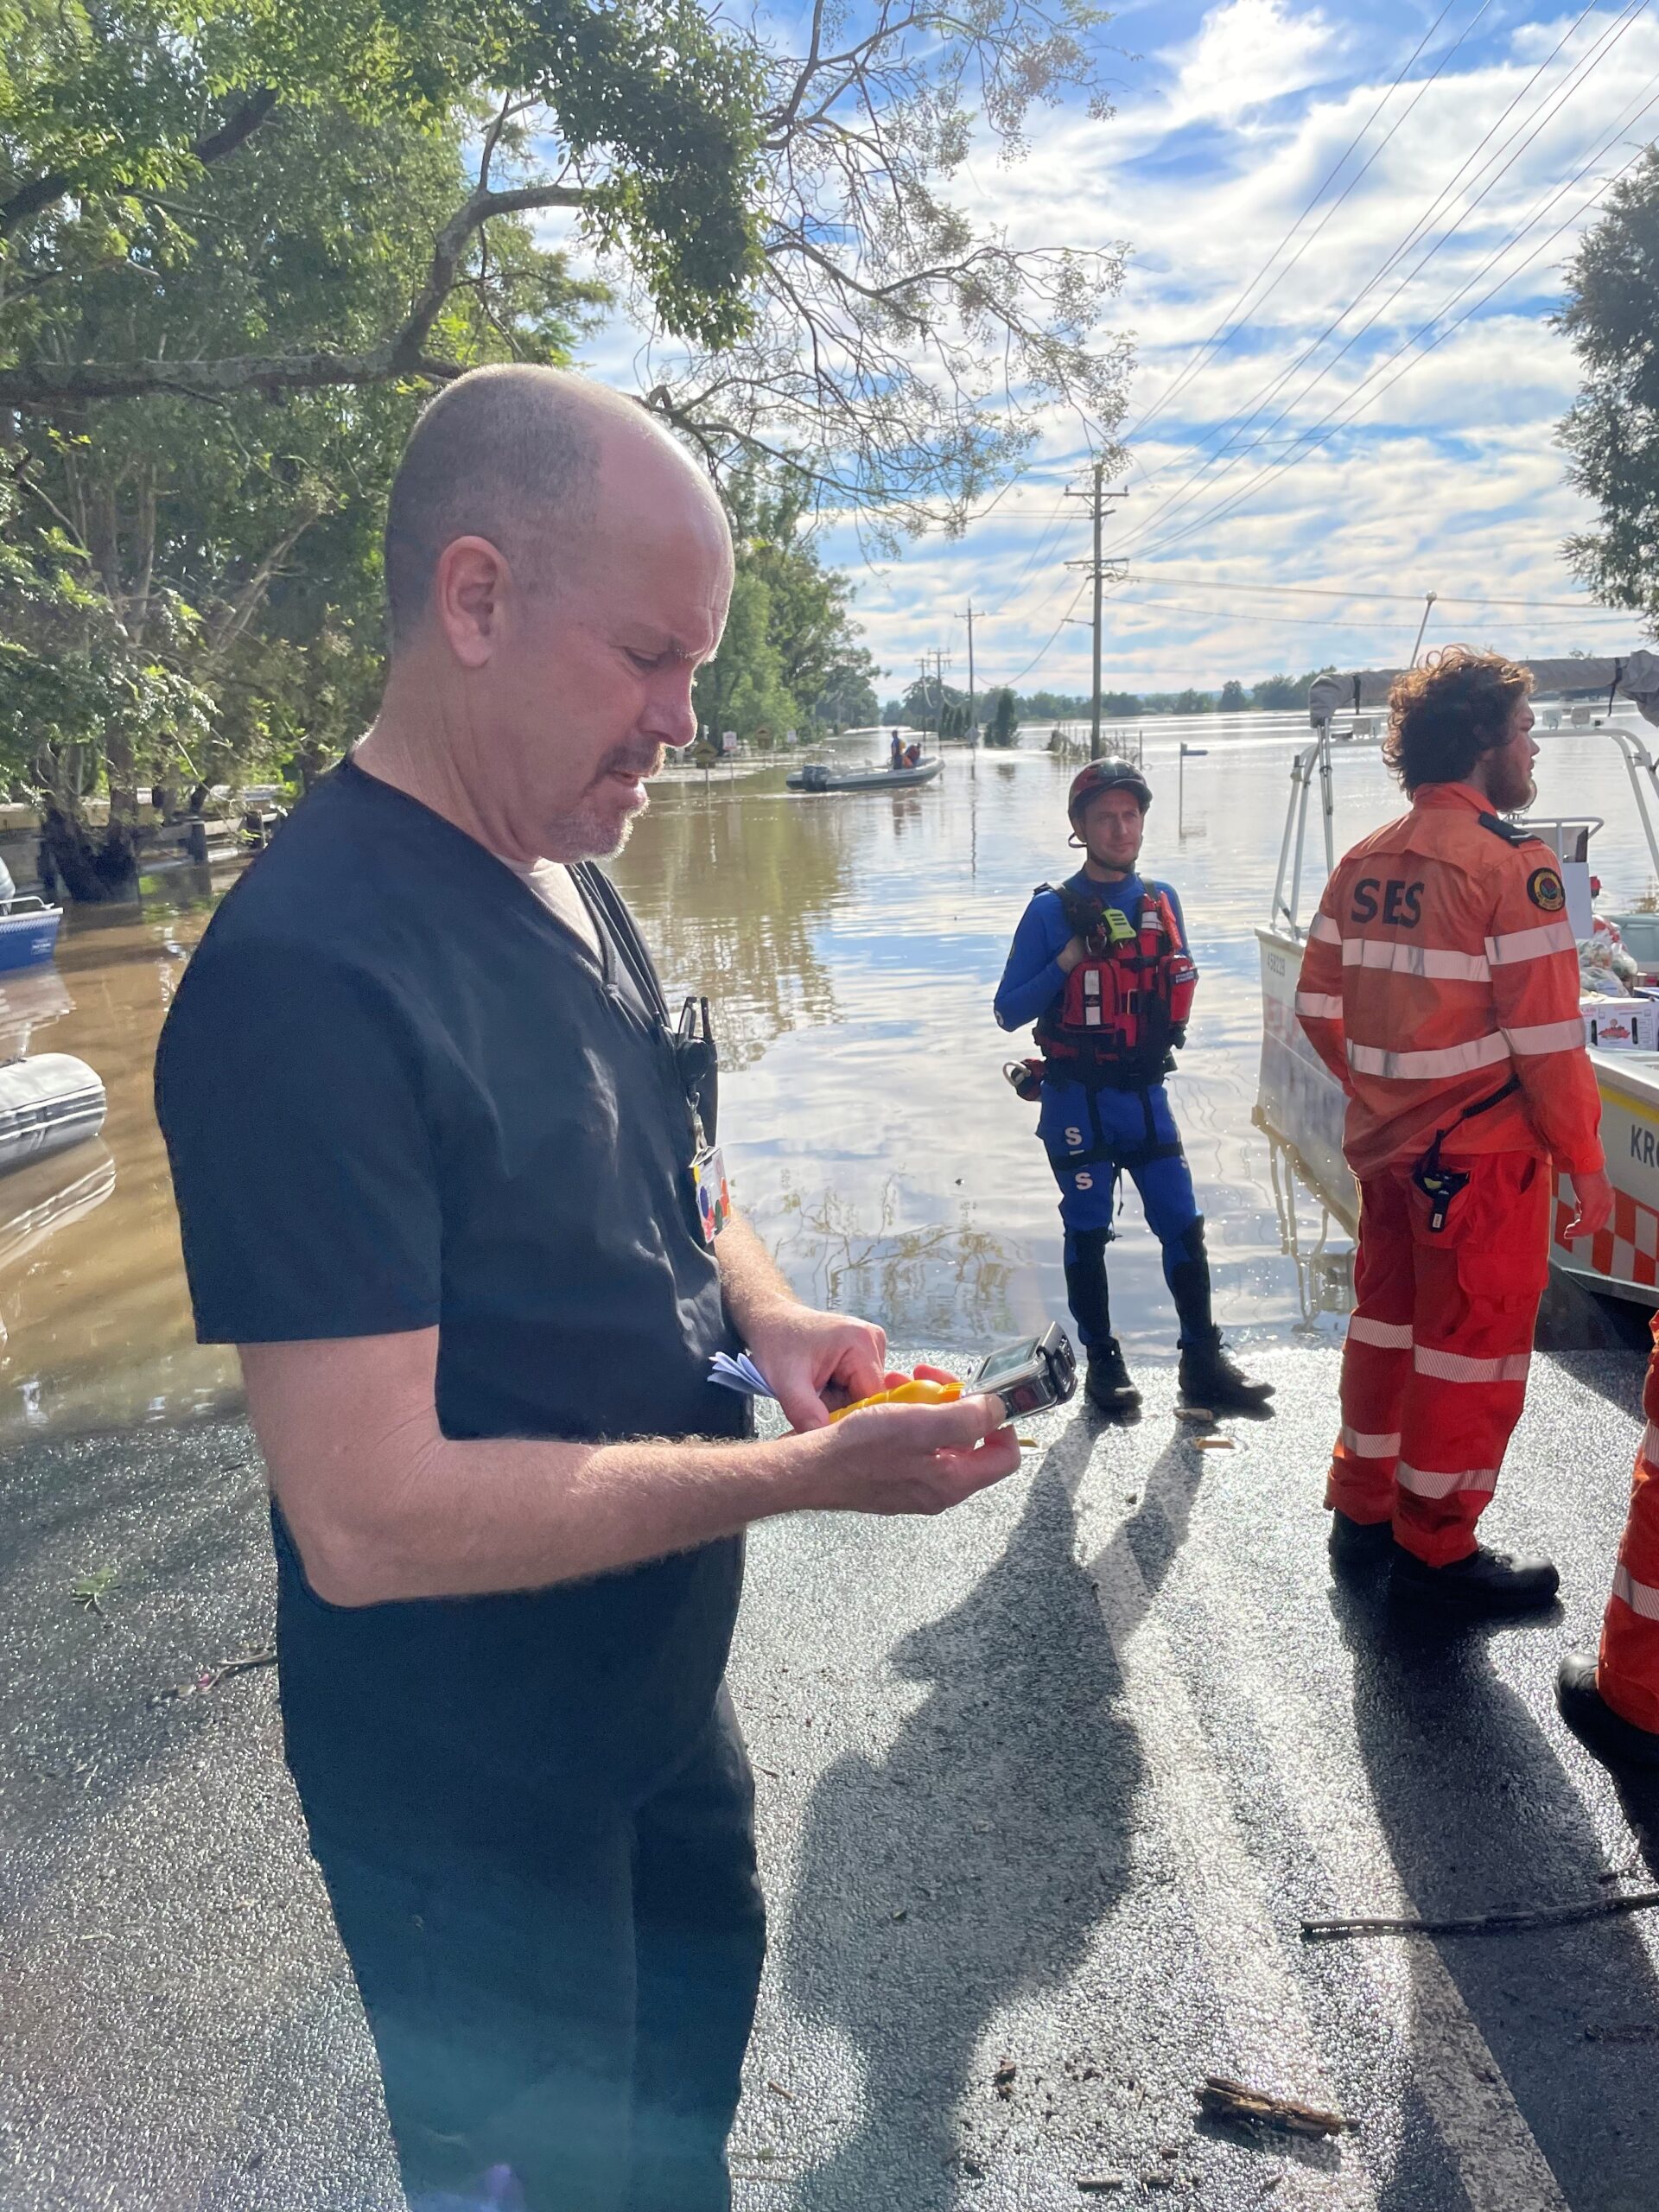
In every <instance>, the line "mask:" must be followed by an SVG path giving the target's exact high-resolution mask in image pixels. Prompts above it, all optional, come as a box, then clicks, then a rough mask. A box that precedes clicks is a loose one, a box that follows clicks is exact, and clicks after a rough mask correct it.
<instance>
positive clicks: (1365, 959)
mask: <svg viewBox="0 0 1659 2212" xmlns="http://www.w3.org/2000/svg"><path fill="white" fill-rule="evenodd" d="M1342 964H1343V966H1344V968H1391V969H1393V970H1394V971H1395V974H1396V975H1400V976H1433V978H1434V979H1435V980H1436V981H1437V982H1449V983H1484V982H1487V980H1488V979H1489V978H1490V976H1491V972H1492V971H1491V966H1490V965H1489V964H1488V962H1487V959H1486V956H1485V954H1484V952H1451V951H1448V950H1446V949H1445V948H1444V947H1443V946H1441V945H1436V944H1391V943H1389V942H1388V941H1386V940H1385V939H1383V938H1376V937H1351V938H1344V939H1343V945H1342Z"/></svg>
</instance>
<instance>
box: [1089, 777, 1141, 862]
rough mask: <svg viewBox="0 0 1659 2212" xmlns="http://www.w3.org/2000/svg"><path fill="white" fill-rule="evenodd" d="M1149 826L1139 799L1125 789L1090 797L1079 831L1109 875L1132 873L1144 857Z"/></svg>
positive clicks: (1094, 858) (1090, 855)
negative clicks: (1136, 864)
mask: <svg viewBox="0 0 1659 2212" xmlns="http://www.w3.org/2000/svg"><path fill="white" fill-rule="evenodd" d="M1146 829H1147V823H1146V817H1145V816H1144V815H1143V814H1142V813H1141V807H1140V803H1139V801H1138V800H1137V799H1136V798H1135V793H1134V792H1133V791H1129V790H1127V789H1124V790H1121V791H1102V792H1101V794H1100V796H1099V797H1098V798H1093V799H1090V802H1089V805H1088V808H1087V810H1085V812H1084V817H1083V825H1082V828H1081V829H1080V831H1079V832H1078V834H1079V835H1080V836H1081V837H1082V839H1083V842H1084V849H1085V850H1086V851H1087V853H1088V855H1089V857H1090V860H1091V861H1093V862H1094V864H1095V866H1096V868H1101V869H1103V871H1104V872H1105V873H1106V874H1109V875H1128V873H1129V871H1130V870H1131V869H1132V868H1134V866H1135V862H1136V861H1138V860H1139V859H1140V857H1141V839H1142V838H1143V837H1144V836H1145V835H1146Z"/></svg>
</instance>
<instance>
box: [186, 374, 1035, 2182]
mask: <svg viewBox="0 0 1659 2212" xmlns="http://www.w3.org/2000/svg"><path fill="white" fill-rule="evenodd" d="M732 575H733V561H732V544H731V535H730V531H729V530H728V525H727V522H726V519H725V517H724V514H723V513H722V512H721V506H720V503H719V501H718V499H716V498H715V495H714V493H712V492H711V491H710V489H709V484H708V481H707V480H706V478H705V477H704V475H703V474H702V471H701V470H700V469H699V468H698V467H696V464H695V463H694V462H693V461H691V460H690V457H689V456H688V455H687V454H685V453H684V452H683V450H681V449H680V448H678V447H677V445H676V444H675V442H674V441H673V440H672V439H671V437H670V436H669V435H668V434H667V433H666V432H665V431H664V429H662V428H661V427H660V426H659V425H658V423H656V422H655V421H654V420H653V418H652V416H650V415H648V414H647V413H646V412H645V410H644V409H643V408H641V407H639V406H637V405H635V404H632V402H630V401H629V400H627V399H626V398H624V397H622V396H621V395H620V394H619V393H614V392H607V391H603V390H602V389H601V387H598V386H596V385H591V384H588V383H587V382H586V381H585V380H584V379H582V378H580V377H575V376H570V375H567V374H563V373H561V372H558V371H556V370H553V369H549V368H542V367H537V366H531V365H528V364H511V365H500V366H497V367H492V368H485V369H479V370H475V371H474V372H472V373H471V374H470V375H467V376H462V377H459V378H456V379H455V381H454V383H453V384H450V385H448V386H446V388H445V389H444V390H443V391H441V392H440V393H439V394H438V396H437V397H435V399H434V400H432V402H431V403H430V404H429V406H428V408H427V410H425V412H424V413H423V415H422V416H421V418H420V420H419V422H418V423H416V426H415V429H414V431H413V433H412V435H411V436H410V442H409V446H408V448H407V449H406V451H405V453H404V456H403V459H402V461H401V462H400V464H399V466H398V469H397V475H396V477H395V479H394V481H393V484H392V487H391V504H390V512H389V514H388V518H387V525H386V536H385V577H386V590H387V600H388V613H389V628H390V634H391V657H390V666H389V670H388V673H387V678H386V686H385V695H384V697H383V698H382V701H381V704H380V711H379V714H378V717H377V719H376V721H375V724H374V727H373V728H372V730H371V731H370V732H369V733H368V734H367V735H366V736H365V738H364V739H363V740H362V741H361V742H360V743H359V745H358V746H357V747H355V749H354V750H353V753H351V754H350V755H349V756H348V757H347V759H346V760H345V761H343V762H342V763H341V764H340V766H339V767H338V768H336V769H335V770H334V772H333V773H332V774H330V775H328V776H326V777H324V778H322V779H321V780H320V781H319V783H318V784H317V785H316V787H315V790H314V791H311V792H310V793H309V794H308V796H307V797H306V798H305V799H304V800H303V801H302V803H301V804H299V805H298V806H297V807H296V809H295V810H294V814H293V817H292V819H291V820H290V821H289V823H287V824H286V825H285V826H284V828H283V834H282V836H280V837H279V838H277V840H276V841H275V842H274V843H273V844H272V846H271V848H270V851H269V852H268V853H267V854H266V855H264V857H263V858H262V859H261V860H260V861H259V863H258V865H257V867H256V868H251V869H249V871H248V872H247V874H245V876H244V877H243V879H242V880H241V881H240V882H239V883H238V885H237V887H236V888H235V889H234V890H233V891H232V893H230V895H229V897H228V898H227V899H226V900H225V901H224V903H223V905H222V906H220V907H219V911H218V912H217V913H216V914H215V915H214V917H213V920H212V922H211V923H210V924H209V925H208V927H207V931H206V932H205V934H204V935H203V937H202V939H201V942H200V945H199V947H198V949H197V950H196V951H195V953H194V956H193V957H192V958H191V960H190V963H189V964H188V967H187V969H185V972H184V975H183V976H182V978H181V981H180V983H179V987H178V990H177V994H176V995H175V998H174V1001H173V1005H172V1008H171V1010H170V1012H169V1014H168V1020H167V1024H166V1027H165V1029H164V1032H163V1034H162V1043H161V1049H160V1053H159V1056H158V1060H157V1068H156V1097H157V1104H158V1108H159V1111H160V1118H161V1123H162V1129H163V1131H164V1133H165V1135H166V1138H167V1143H168V1152H169V1155H170V1157H171V1160H172V1166H173V1176H174V1184H175V1190H176V1192H177V1196H178V1200H179V1211H180V1218H181V1227H182V1230H183V1241H184V1255H185V1262H186V1265H187V1268H188V1273H189V1278H190V1289H191V1295H192V1298H193V1300H194V1306H195V1316H196V1326H197V1329H198V1332H199V1333H200V1336H201V1337H202V1338H203V1339H204V1340H207V1341H211V1342H214V1343H226V1342H228V1343H234V1344H236V1345H237V1346H238V1351H239V1354H240V1357H241V1363H242V1370H243V1373H244V1376H245V1380H246V1384H247V1395H248V1406H249V1411H250V1413H251V1417H252V1421H253V1425H254V1428H255V1430H256V1432H257V1435H258V1438H259V1442H260V1446H261V1449H262V1451H263V1452H264V1461H265V1465H266V1468H267V1470H268V1472H269V1476H270V1489H271V1493H272V1516H271V1518H272V1529H273V1534H274V1537H275V1542H276V1549H277V1662H278V1674H279V1685H280V1691H281V1697H282V1709H283V1741H284V1745H285V1748H286V1751H287V1756H288V1759H289V1765H290V1768H291V1770H292V1771H293V1773H294V1776H295V1779H296V1783H297V1784H298V1787H299V1793H300V1802H301V1805H302V1809H303V1811H304V1814H305V1817H306V1821H307V1823H308V1827H309V1830H310V1835H311V1841H312V1847H313V1849H314V1852H315V1856H316V1859H317V1861H318V1864H319V1865H320V1866H321V1870H322V1874H323V1878H324V1880H325V1881H326V1883H327V1887H328V1891H329V1895H330V1897H331V1899H332V1901H333V1904H334V1913H335V1917H336V1920H337V1923H338V1924H339V1928H340V1935H341V1936H342V1938H343V1940H344V1942H345V1946H346V1952H347V1954H348V1955H349V1957H350V1959H351V1962H352V1966H353V1971H354V1972H355V1974H356V1976H357V1980H358V1983H359V1988H360V1990H361V1992H362V1995H363V1999H364V2002H365V2010H366V2012H367V2014H368V2018H369V2023H370V2026H371V2029H372V2032H373V2035H374V2038H375V2043H376V2046H377V2049H378V2053H379V2057H380V2069H381V2076H382V2080H383V2082H384V2086H385V2098H386V2108H387V2112H388V2114H389V2116H390V2119H391V2131H392V2135H393V2139H394V2140H395V2142H396V2145H397V2153H398V2157H399V2160H400V2163H401V2164H402V2168H403V2175H404V2190H405V2194H406V2195H407V2196H408V2199H409V2202H410V2207H411V2212H437V2208H438V2207H440V2206H450V2207H454V2206H456V2205H459V2204H461V2203H467V2204H471V2205H478V2204H480V2203H483V2202H490V2203H493V2204H499V2205H501V2206H503V2207H505V2206H507V2205H509V2204H510V2205H512V2207H513V2208H514V2212H620V2208H622V2207H625V2206H626V2208H627V2212H728V2208H729V2205H730V2201H731V2196H730V2182H729V2177H728V2171H727V2166H726V2161H725V2155H724V2144H725V2138H726V2133H727V2131H728V2127H729V2126H730V2123H731V2120H732V2115H733V2113H734V2111H735V2109H736V2106H737V2101H738V2093H739V2086H740V2082H741V2069H742V2062H743V2052H744V2047H745V2044H746V2043H747V2038H748V2034H749V2027H750V2022H751V2020H752V2018H753V2009H754V2001H755V1993H756V1990H757V1987H758V1986H759V1982H760V1964H761V1957H762V1953H763V1950H764V1948H765V1946H764V1926H765V1916H764V1911H763V1907H762V1901H761V1896H760V1885H759V1881H758V1878H757V1872H756V1865H755V1851H754V1835H753V1783H752V1780H751V1777H750V1771H749V1765H748V1761H747V1756H746V1754H745V1751H744V1747H743V1740H742V1737H741V1732H740V1730H739V1728H738V1725H737V1720H736V1716H735V1713H734V1710H733V1707H732V1701H731V1699H730V1696H729V1694H728V1692H727V1690H726V1688H725V1684H724V1674H725V1667H726V1657H727V1651H728V1643H729V1640H730V1637H731V1631H732V1625H733V1622H734V1618H735V1614H736V1610H737V1602H738V1595H739V1591H740V1588H741V1580H742V1541H741V1540H742V1534H743V1531H744V1529H745V1528H746V1527H747V1525H748V1524H749V1523H750V1522H754V1521H758V1520H763V1519H766V1518H767V1517H768V1516H772V1515H774V1514H781V1513H786V1512H793V1511H797V1510H804V1509H810V1508H821V1509H829V1510H851V1511H868V1512H882V1513H889V1512H891V1513H912V1512H937V1511H939V1510H943V1509H944V1508H946V1507H948V1506H950V1505H954V1504H956V1503H959V1502H960V1501H962V1500H963V1499H964V1498H966V1497H968V1496H969V1494H970V1493H972V1492H973V1491H977V1490H979V1489H981V1488H982V1487H983V1486H984V1485H985V1484H988V1483H990V1482H993V1481H996V1480H998V1479H1000V1478H1002V1477H1003V1476H1005V1475H1008V1474H1011V1473H1012V1472H1013V1471H1014V1470H1015V1469H1016V1468H1017V1467H1018V1465H1019V1464H1020V1446H1019V1444H1018V1442H1017V1441H1016V1440H1015V1438H1014V1434H1013V1432H1012V1431H1011V1430H1010V1429H1009V1428H1008V1427H1007V1421H1006V1415H1005V1414H1004V1411H1003V1408H1002V1403H1001V1400H1000V1399H998V1398H994V1397H987V1396H985V1395H982V1394H976V1395H972V1396H970V1397H966V1398H963V1399H962V1400H960V1401H959V1402H957V1403H956V1404H953V1405H938V1406H913V1405H881V1406H875V1407H872V1408H868V1409H867V1410H863V1411H860V1412H858V1413H855V1414H853V1415H852V1417H851V1418H850V1419H849V1420H848V1421H843V1422H840V1423H837V1424H835V1425H833V1426H832V1425H831V1421H830V1413H831V1410H832V1408H839V1407H841V1406H842V1405H844V1404H846V1403H847V1402H849V1400H853V1399H858V1398H863V1397H866V1396H868V1395H873V1394H874V1393H875V1392H877V1391H880V1389H883V1388H884V1387H886V1384H887V1375H886V1367H885V1358H884V1355H885V1350H886V1340H885V1338H884V1337H883V1335H882V1332H881V1331H880V1329H879V1328H877V1327H876V1326H874V1325H873V1324H871V1323H869V1322H866V1321H861V1320H858V1319H855V1318H854V1317H852V1316H851V1315H849V1314H836V1313H820V1312H817V1311H815V1310H814V1309H812V1308H810V1307H808V1306H804V1305H802V1304H801V1303H800V1301H799V1300H797V1299H796V1298H795V1297H794V1296H793V1294H791V1291H790V1289H789V1287H788V1286H787V1284H786V1283H785V1281H784V1280H783V1278H782V1276H781V1275H780V1274H779V1273H778V1270H777V1269H776V1268H775V1267H774V1266H773V1265H772V1261H771V1259H770V1258H769V1257H768V1255H767V1254H766V1249H765V1247H764V1246H763V1245H762V1244H761V1243H760V1239H759V1238H758V1237H757V1236H755V1235H754V1234H753V1231H752V1230H750V1229H748V1228H747V1225H746V1224H745V1223H744V1222H743V1221H742V1219H741V1217H733V1216H732V1215H730V1214H729V1213H728V1212H727V1211H726V1209H724V1208H723V1207H721V1206H720V1205H715V1204H710V1203H709V1200H710V1198H711V1196H712V1195H713V1194H714V1193H717V1192H721V1190H722V1187H723V1186H722V1183H721V1173H722V1171H721V1158H720V1154H719V1152H718V1151H717V1150H716V1149H715V1145H714V1142H713V1130H712V1127H711V1123H712V1119H713V1112H714V1104H715V1101H714V1095H713V1094H714V1078H715V1056H714V1049H713V1043H712V1039H711V1038H710V1037H709V1034H708V1028H707V1013H706V1009H705V1013H704V1020H703V1030H702V1035H697V1034H695V1033H693V1029H692V1027H691V1026H690V1024H688V1023H687V1022H686V1021H685V1020H684V1019H683V1020H682V1022H681V1024H680V1026H679V1027H678V1029H676V1028H675V1027H672V1026H671V1023H670V1021H669V1020H668V1008H667V1006H666V1004H665V1001H664V996H663V991H662V986H661V984H660V982H659V981H658V976H657V971H656V969H655V968H654V966H653V965H652V959H651V955H650V953H649V952H648V950H646V947H645V942H644V940H643V938H641V937H640V935H639V931H638V929H637V928H636V926H635V925H634V923H633V921H632V918H631V917H630V915H629V912H628V910H627V908H626V906H625V905H624V903H623V901H622V899H621V898H620V895H619V894H618V893H617V892H616V891H615V890H614V888H613V886H612V884H611V882H610V880H609V878H608V877H607V874H605V873H604V871H603V870H602V869H601V868H597V867H596V866H594V861H596V860H597V859H598V858H600V857H601V856H603V855H611V854H614V853H616V852H619V851H620V849H621V848H622V846H623V844H624V843H625V842H626V838H627V835H628V830H629V828H630V826H631V825H632V823H633V821H634V820H635V818H636V817H638V816H639V814H640V813H642V812H643V810H645V805H646V803H647V794H646V784H647V781H648V779H650V778H652V776H654V775H655V774H656V773H657V772H658V770H659V768H660V767H661V766H662V764H663V760H664V753H665V750H666V749H667V748H669V747H673V748H675V749H676V750H679V749H683V748H684V747H688V746H690V744H691V743H692V742H693V741H694V740H695V738H696V734H697V725H696V715H695V714H694V712H693V709H692V686H693V683H694V680H695V677H696V671H697V669H698V667H699V666H700V665H702V664H705V663H706V662H708V661H709V659H710V658H712V657H713V655H714V654H715V651H716V650H717V648H718V646H719V645H720V641H721V632H722V630H723V628H724V626H725V621H726V614H727V608H728V601H729V598H730V594H731V589H732ZM745 1348H747V1350H748V1351H749V1352H750V1353H751V1354H752V1356H753V1359H754V1361H755V1363H757V1364H758V1366H759V1368H760V1372H761V1373H762V1374H763V1375H764V1376H766V1381H767V1383H769V1384H770V1386H771V1388H772V1390H773V1392H774V1393H775V1394H776V1396H777V1399H778V1402H779V1406H780V1407H781V1408H782V1410H783V1413H784V1415H785V1418H786V1420H787V1421H789V1423H790V1424H791V1429H792V1430H794V1431H796V1432H798V1433H791V1434H787V1435H782V1436H778V1437H772V1438H768V1439H766V1440H756V1439H755V1438H754V1437H753V1433H752V1428H753V1423H752V1419H751V1414H750V1410H749V1403H748V1401H747V1399H746V1398H741V1397H739V1396H736V1395H734V1394H733V1393H732V1392H731V1391H729V1390H726V1389H721V1387H720V1385H719V1380H718V1376H716V1375H715V1373H714V1372H713V1362H714V1361H715V1357H716V1355H717V1354H720V1353H725V1354H727V1355H728V1356H729V1355H732V1354H734V1353H736V1352H738V1351H742V1350H744V1349H745Z"/></svg>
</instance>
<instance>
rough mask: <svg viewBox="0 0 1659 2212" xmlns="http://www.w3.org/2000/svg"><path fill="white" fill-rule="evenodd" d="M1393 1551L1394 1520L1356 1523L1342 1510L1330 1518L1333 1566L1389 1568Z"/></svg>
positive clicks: (1333, 1513) (1336, 1511)
mask: <svg viewBox="0 0 1659 2212" xmlns="http://www.w3.org/2000/svg"><path fill="white" fill-rule="evenodd" d="M1393 1551H1394V1523H1393V1522H1391V1521H1356V1520H1354V1519H1353V1518H1352V1516H1351V1515H1349V1514H1346V1513H1344V1512H1343V1511H1342V1510H1341V1509H1340V1507H1338V1509H1337V1510H1334V1511H1333V1512H1332V1516H1331V1537H1330V1552H1331V1564H1332V1567H1346V1568H1356V1569H1357V1568H1361V1567H1386V1566H1387V1565H1388V1563H1389V1559H1390V1557H1391V1556H1392V1554H1393Z"/></svg>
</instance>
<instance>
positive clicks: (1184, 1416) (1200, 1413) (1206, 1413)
mask: <svg viewBox="0 0 1659 2212" xmlns="http://www.w3.org/2000/svg"><path fill="white" fill-rule="evenodd" d="M1175 1418H1176V1420H1177V1421H1197V1422H1198V1424H1199V1426H1200V1427H1203V1426H1204V1425H1205V1423H1207V1422H1209V1421H1214V1419H1215V1415H1214V1414H1212V1413H1211V1410H1210V1408H1209V1407H1208V1406H1177V1407H1176V1408H1175Z"/></svg>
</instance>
